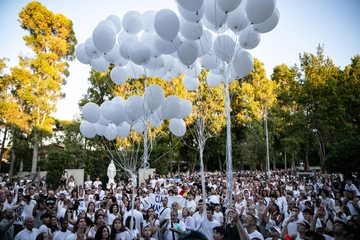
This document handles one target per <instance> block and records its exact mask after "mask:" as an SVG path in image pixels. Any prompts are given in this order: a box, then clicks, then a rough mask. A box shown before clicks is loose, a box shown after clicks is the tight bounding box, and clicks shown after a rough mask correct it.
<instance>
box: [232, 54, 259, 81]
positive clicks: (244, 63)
mask: <svg viewBox="0 0 360 240" xmlns="http://www.w3.org/2000/svg"><path fill="white" fill-rule="evenodd" d="M233 68H234V70H235V72H236V73H237V74H238V76H239V78H243V77H245V76H247V75H248V74H249V73H250V72H251V70H252V69H253V68H254V58H253V56H252V55H251V53H249V52H247V51H240V52H239V53H238V54H237V56H236V57H234V61H233Z"/></svg>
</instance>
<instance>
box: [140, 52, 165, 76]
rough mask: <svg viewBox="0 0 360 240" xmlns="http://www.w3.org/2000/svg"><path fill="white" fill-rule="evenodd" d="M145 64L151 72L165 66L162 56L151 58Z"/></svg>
mask: <svg viewBox="0 0 360 240" xmlns="http://www.w3.org/2000/svg"><path fill="white" fill-rule="evenodd" d="M144 66H145V68H146V69H149V70H150V73H153V72H154V71H156V70H159V69H160V68H162V67H163V66H164V58H163V57H162V56H160V57H156V58H150V60H149V62H147V63H146V64H145V65H144Z"/></svg>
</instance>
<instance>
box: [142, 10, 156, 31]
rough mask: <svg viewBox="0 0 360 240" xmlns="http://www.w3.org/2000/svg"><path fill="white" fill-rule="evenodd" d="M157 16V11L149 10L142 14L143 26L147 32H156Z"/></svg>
mask: <svg viewBox="0 0 360 240" xmlns="http://www.w3.org/2000/svg"><path fill="white" fill-rule="evenodd" d="M155 15H156V11H153V10H148V11H146V12H144V13H143V14H142V16H141V19H142V26H143V30H144V31H145V32H149V33H152V32H155V28H154V19H155Z"/></svg>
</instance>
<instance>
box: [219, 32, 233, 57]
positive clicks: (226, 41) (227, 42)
mask: <svg viewBox="0 0 360 240" xmlns="http://www.w3.org/2000/svg"><path fill="white" fill-rule="evenodd" d="M234 50H235V42H234V40H233V38H232V37H230V36H229V35H220V36H218V37H217V38H216V39H215V41H214V52H215V55H216V56H217V57H218V58H219V59H220V60H222V61H225V62H229V61H230V60H231V59H232V57H233V55H234Z"/></svg>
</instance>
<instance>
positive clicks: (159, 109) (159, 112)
mask: <svg viewBox="0 0 360 240" xmlns="http://www.w3.org/2000/svg"><path fill="white" fill-rule="evenodd" d="M164 100H165V99H164ZM154 115H156V116H157V117H158V118H159V119H160V120H163V119H164V117H163V115H162V113H161V107H159V108H158V109H157V110H156V112H155V114H154Z"/></svg>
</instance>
